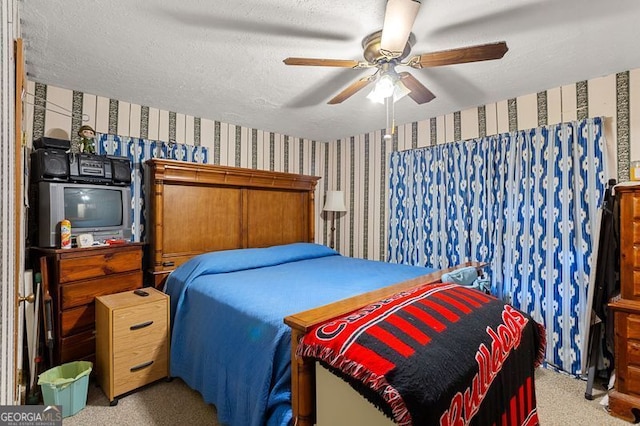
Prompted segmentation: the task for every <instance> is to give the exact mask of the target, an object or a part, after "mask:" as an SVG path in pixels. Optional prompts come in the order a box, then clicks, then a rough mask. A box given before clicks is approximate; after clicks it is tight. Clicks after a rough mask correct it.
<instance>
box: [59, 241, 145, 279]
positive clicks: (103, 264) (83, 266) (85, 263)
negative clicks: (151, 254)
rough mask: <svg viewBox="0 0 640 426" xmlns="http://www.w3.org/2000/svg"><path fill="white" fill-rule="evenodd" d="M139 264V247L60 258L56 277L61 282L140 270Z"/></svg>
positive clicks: (140, 258)
mask: <svg viewBox="0 0 640 426" xmlns="http://www.w3.org/2000/svg"><path fill="white" fill-rule="evenodd" d="M141 264H142V251H141V250H139V249H136V250H120V251H114V252H110V253H98V254H95V255H92V256H82V257H73V258H62V259H60V265H59V275H60V276H59V278H58V279H59V281H60V283H61V284H62V283H68V282H72V281H78V280H84V279H87V278H96V277H103V276H105V275H111V274H117V273H120V272H128V271H136V270H140V269H141Z"/></svg>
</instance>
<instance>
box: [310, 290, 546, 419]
mask: <svg viewBox="0 0 640 426" xmlns="http://www.w3.org/2000/svg"><path fill="white" fill-rule="evenodd" d="M544 336H545V334H544V328H543V327H542V326H541V325H539V324H538V323H536V322H535V321H534V320H533V319H532V318H531V317H529V316H528V315H526V314H524V313H522V312H520V311H519V310H517V309H515V308H513V307H512V306H510V305H508V304H505V303H504V302H502V301H500V300H498V299H496V298H494V297H492V296H490V295H487V294H484V293H482V292H480V291H478V290H474V289H472V288H468V287H464V286H459V285H456V284H442V283H438V284H428V285H424V286H420V287H416V288H414V289H411V290H409V291H404V292H400V293H397V294H395V295H393V296H391V297H389V298H387V299H384V300H381V301H379V302H377V303H373V304H371V305H369V306H367V307H365V308H363V309H361V310H358V311H356V312H353V313H351V314H348V315H345V316H343V317H339V318H337V319H334V320H332V321H330V322H327V323H324V324H321V325H319V326H317V327H314V328H313V329H312V330H311V331H309V333H307V334H306V335H305V336H304V338H303V339H302V340H301V342H300V345H299V346H298V356H302V357H310V358H314V359H316V360H318V361H320V362H321V363H322V364H323V365H324V366H325V367H327V368H329V369H330V370H331V371H332V372H333V373H335V374H337V375H338V376H340V377H342V378H343V379H344V380H346V381H347V382H349V384H350V385H351V386H352V387H353V388H354V389H356V390H357V391H358V392H359V393H360V394H362V395H363V396H364V397H365V398H367V399H368V400H369V401H371V402H372V403H373V404H374V405H375V406H376V407H378V408H379V409H380V410H381V411H382V412H383V413H384V414H385V415H387V416H388V417H389V418H391V419H393V420H394V421H395V422H396V423H398V424H400V425H442V426H448V425H456V426H457V425H511V426H515V425H537V424H538V416H537V411H536V399H535V390H534V369H535V368H536V367H537V366H538V365H539V364H540V363H541V362H542V359H543V355H544V339H545V337H544Z"/></svg>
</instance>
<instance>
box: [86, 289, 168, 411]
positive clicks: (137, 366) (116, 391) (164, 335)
mask: <svg viewBox="0 0 640 426" xmlns="http://www.w3.org/2000/svg"><path fill="white" fill-rule="evenodd" d="M142 290H144V291H145V292H147V293H148V296H139V295H137V294H135V293H134V292H133V291H126V292H122V293H117V294H110V295H107V296H101V297H96V375H97V378H98V383H100V386H101V387H102V390H103V391H104V393H105V395H106V396H107V398H108V399H109V402H110V404H111V405H115V404H117V403H118V399H117V397H118V396H121V395H123V394H125V393H127V392H130V391H132V390H134V389H137V388H139V387H141V386H144V385H146V384H148V383H151V382H154V381H156V380H158V379H161V378H163V377H169V329H170V328H169V296H168V295H166V294H164V293H162V292H160V291H158V290H156V289H154V288H151V287H146V288H144V289H142Z"/></svg>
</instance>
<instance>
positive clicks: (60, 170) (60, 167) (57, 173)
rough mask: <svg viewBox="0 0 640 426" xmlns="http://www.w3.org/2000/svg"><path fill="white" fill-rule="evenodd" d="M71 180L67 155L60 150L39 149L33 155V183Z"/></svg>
mask: <svg viewBox="0 0 640 426" xmlns="http://www.w3.org/2000/svg"><path fill="white" fill-rule="evenodd" d="M68 179H69V162H68V161H67V153H66V152H65V151H63V150H60V149H38V150H36V151H34V152H32V153H31V181H32V182H40V181H42V180H49V181H63V182H66V181H67V180H68Z"/></svg>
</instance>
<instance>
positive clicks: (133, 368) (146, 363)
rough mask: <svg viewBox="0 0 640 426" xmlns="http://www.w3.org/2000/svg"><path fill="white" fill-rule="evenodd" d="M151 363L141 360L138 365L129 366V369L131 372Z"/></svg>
mask: <svg viewBox="0 0 640 426" xmlns="http://www.w3.org/2000/svg"><path fill="white" fill-rule="evenodd" d="M151 364H153V361H147V362H143V363H142V364H138V365H135V366H133V367H131V368H130V369H129V370H130V371H131V372H132V373H133V372H134V371H138V370H142V369H143V368H147V367H148V366H150V365H151Z"/></svg>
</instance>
